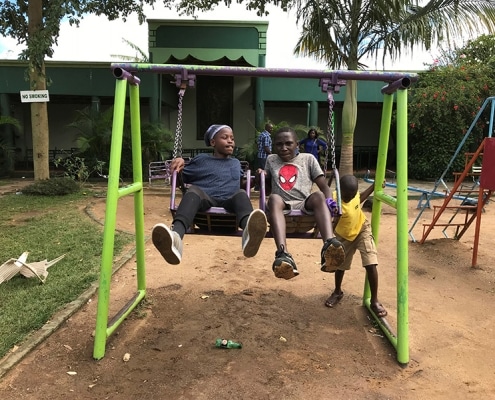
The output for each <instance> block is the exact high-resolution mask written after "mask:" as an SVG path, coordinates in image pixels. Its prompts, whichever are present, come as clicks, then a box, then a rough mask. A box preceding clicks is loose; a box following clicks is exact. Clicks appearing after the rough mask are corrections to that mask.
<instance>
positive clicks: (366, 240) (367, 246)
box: [325, 175, 387, 318]
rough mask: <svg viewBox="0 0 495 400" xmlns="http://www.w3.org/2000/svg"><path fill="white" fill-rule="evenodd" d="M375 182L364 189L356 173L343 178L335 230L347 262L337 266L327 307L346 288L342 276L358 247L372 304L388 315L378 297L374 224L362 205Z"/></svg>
mask: <svg viewBox="0 0 495 400" xmlns="http://www.w3.org/2000/svg"><path fill="white" fill-rule="evenodd" d="M373 189H374V185H371V186H370V187H368V188H367V189H365V190H364V191H363V192H361V193H359V191H358V180H357V179H356V177H355V176H353V175H344V176H342V177H341V178H340V190H341V198H342V216H340V218H339V217H337V218H336V219H335V220H334V226H335V228H334V232H335V235H336V237H337V240H339V241H340V242H341V243H342V245H343V246H344V249H345V260H344V263H343V264H342V265H341V266H340V267H338V268H336V269H335V271H330V272H335V290H334V291H333V293H332V294H331V295H330V297H329V298H328V299H327V300H326V302H325V305H326V306H327V307H334V306H336V305H337V304H338V303H339V302H340V300H341V299H342V297H344V292H343V291H342V287H341V286H342V280H343V279H344V274H345V271H347V270H349V269H351V263H352V258H353V256H354V253H355V252H356V250H358V251H359V252H360V253H361V260H362V262H363V266H364V268H365V269H366V272H367V274H368V282H369V284H370V292H371V299H370V308H371V310H372V311H373V312H374V313H375V315H376V316H377V317H378V318H383V317H385V316H386V315H387V310H386V309H385V308H384V307H383V306H382V304H381V303H380V302H379V300H378V271H377V268H376V266H377V265H378V256H377V250H376V246H375V240H374V238H373V234H372V232H371V225H370V223H369V222H368V220H367V219H366V215H365V214H364V213H363V210H362V209H361V203H363V202H364V201H365V200H366V199H367V198H368V197H369V195H370V194H371V193H373Z"/></svg>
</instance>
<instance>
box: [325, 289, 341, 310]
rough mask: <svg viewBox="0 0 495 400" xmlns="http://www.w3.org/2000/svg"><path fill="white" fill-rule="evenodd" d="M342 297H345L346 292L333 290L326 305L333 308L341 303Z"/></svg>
mask: <svg viewBox="0 0 495 400" xmlns="http://www.w3.org/2000/svg"><path fill="white" fill-rule="evenodd" d="M342 297H344V292H341V293H335V292H333V293H332V294H331V295H330V297H329V298H328V299H327V300H326V301H325V305H326V306H327V307H330V308H333V307H335V306H336V305H337V304H339V302H340V300H342Z"/></svg>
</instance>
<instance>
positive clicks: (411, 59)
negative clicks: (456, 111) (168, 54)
mask: <svg viewBox="0 0 495 400" xmlns="http://www.w3.org/2000/svg"><path fill="white" fill-rule="evenodd" d="M145 10H146V12H145V14H146V16H147V17H148V18H150V19H178V18H188V19H189V18H190V17H179V15H178V14H177V13H176V12H175V11H172V10H167V9H165V8H164V7H163V6H161V5H160V6H155V8H154V9H151V8H150V7H146V8H145ZM269 10H270V14H269V16H267V17H258V16H257V15H256V13H255V12H254V11H247V10H246V9H245V8H244V6H242V5H239V4H233V5H232V6H231V7H230V8H227V7H225V6H219V7H217V8H215V10H213V11H209V12H205V13H201V14H200V17H199V18H200V19H205V20H245V21H268V22H269V25H268V33H267V35H268V37H267V55H266V66H267V67H268V68H286V67H290V68H294V69H297V68H304V69H326V67H325V64H323V63H319V62H317V61H315V60H313V59H311V58H308V57H298V56H295V55H294V54H293V51H294V47H295V45H296V43H297V40H298V38H299V34H300V29H299V27H298V26H297V24H296V18H295V13H294V12H289V13H288V14H287V13H284V12H283V11H281V10H280V9H278V8H276V7H273V6H271V7H269ZM122 39H126V40H128V41H130V42H132V43H134V44H135V45H137V46H138V47H139V48H141V49H143V50H144V51H145V52H146V51H147V49H148V24H147V23H144V24H142V25H139V23H138V20H137V17H135V16H132V17H130V18H128V20H127V22H125V23H124V22H123V21H120V20H119V21H112V22H110V21H108V20H107V19H106V18H105V17H97V16H94V15H89V16H87V17H85V18H84V19H83V20H82V21H81V24H80V25H79V27H75V26H72V27H71V26H70V25H69V23H68V22H64V23H63V24H62V26H61V31H60V37H59V39H58V45H57V46H56V47H55V48H54V55H53V57H52V58H47V60H56V61H101V62H107V61H108V62H119V61H121V59H120V58H118V57H114V56H115V55H127V56H134V55H135V51H134V50H132V49H131V48H130V47H129V46H128V45H127V44H126V43H124V42H123V40H122ZM21 50H22V48H21V47H19V46H18V45H17V43H16V41H15V40H13V39H10V38H4V37H2V36H0V60H1V59H16V58H17V56H18V54H19V52H20V51H21ZM434 58H435V55H434V54H431V53H427V52H424V51H421V50H418V51H415V52H414V54H413V55H411V54H407V55H404V56H403V57H402V58H401V59H400V60H396V61H395V62H392V61H391V60H387V61H386V62H385V65H382V63H381V59H380V60H379V62H376V60H365V61H364V62H365V63H366V64H367V65H368V69H370V70H381V69H386V70H388V71H417V70H422V69H425V68H426V67H425V63H426V64H431V63H432V62H433V60H434Z"/></svg>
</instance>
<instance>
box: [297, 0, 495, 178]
mask: <svg viewBox="0 0 495 400" xmlns="http://www.w3.org/2000/svg"><path fill="white" fill-rule="evenodd" d="M293 7H295V8H296V12H297V20H298V22H302V33H301V36H300V38H299V40H298V42H297V45H296V48H295V49H294V53H295V54H301V55H309V56H311V57H314V58H315V59H318V60H320V61H323V62H325V63H327V65H328V67H329V68H332V69H344V68H347V69H348V70H359V69H364V68H365V67H366V65H364V64H363V63H362V60H363V59H365V58H366V57H381V58H382V61H383V60H384V59H385V58H386V57H390V58H391V59H392V60H395V59H398V58H400V56H401V54H402V52H404V51H407V50H409V51H410V52H412V51H413V49H414V48H415V47H417V46H419V47H420V48H421V47H422V48H423V49H425V50H430V49H431V48H432V47H433V46H435V45H442V46H446V47H451V46H454V45H455V42H456V41H459V40H462V39H464V38H467V37H473V36H474V35H476V34H480V33H482V32H490V33H492V32H494V30H495V2H493V1H491V0H430V1H427V2H425V1H408V0H376V1H363V0H339V1H334V0H309V1H305V0H296V2H295V4H294V5H293ZM356 120H357V82H356V81H348V82H347V85H346V95H345V99H344V106H343V111H342V147H341V158H340V160H341V161H340V166H339V168H340V170H341V174H352V173H353V165H352V160H353V157H352V155H353V143H354V129H355V126H356Z"/></svg>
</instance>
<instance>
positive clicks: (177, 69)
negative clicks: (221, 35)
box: [93, 63, 418, 366]
mask: <svg viewBox="0 0 495 400" xmlns="http://www.w3.org/2000/svg"><path fill="white" fill-rule="evenodd" d="M111 68H112V71H113V75H114V77H115V78H117V80H116V86H115V99H114V115H113V127H112V142H111V150H110V163H109V175H108V190H107V199H106V205H107V208H106V213H105V226H104V230H103V249H102V257H101V268H100V279H99V283H100V284H99V289H98V306H97V315H96V327H95V339H94V349H93V358H94V359H97V360H98V359H101V358H103V357H104V355H105V350H106V343H107V339H108V337H109V336H110V335H112V334H113V333H114V332H115V330H116V329H117V328H118V327H119V326H120V324H121V323H122V322H123V321H124V320H125V318H126V317H127V316H128V315H129V314H130V313H131V312H132V310H133V309H134V308H136V307H137V306H138V304H139V303H140V302H141V301H142V300H143V299H144V298H145V296H146V269H145V257H144V254H145V246H144V244H145V235H144V196H143V174H142V158H141V130H140V126H141V121H140V97H139V83H140V80H139V78H138V77H137V76H136V75H135V74H136V73H141V72H142V73H147V72H153V73H162V74H167V73H169V74H176V81H177V82H178V83H179V85H178V86H179V87H180V85H181V84H184V83H185V84H187V82H188V80H189V75H188V73H189V72H191V73H194V74H204V75H209V74H214V75H239V76H241V75H242V76H255V77H256V76H260V77H263V76H265V77H268V76H270V77H298V78H319V79H320V85H321V86H322V87H324V86H325V85H327V84H328V83H329V82H330V83H334V84H336V83H338V80H339V79H344V80H346V79H347V80H374V81H382V82H385V83H386V86H384V87H383V88H382V93H383V95H384V99H383V108H382V119H381V126H380V138H379V146H378V161H377V166H376V175H375V191H374V196H373V211H372V222H371V225H372V230H373V235H374V237H375V238H376V240H377V243H378V240H379V227H380V215H381V206H382V203H385V204H387V205H389V206H391V207H394V208H396V210H397V333H394V331H393V330H392V328H391V326H390V325H389V324H388V322H387V321H386V319H385V318H378V317H376V315H375V314H374V313H373V312H372V310H371V308H370V290H369V284H368V280H367V279H366V280H365V287H364V293H363V305H364V306H365V307H366V308H367V309H368V310H369V312H370V313H371V314H372V315H373V316H374V318H375V321H376V322H377V324H378V325H379V326H380V328H381V330H382V332H383V333H384V335H385V336H386V337H387V338H388V340H389V341H390V343H391V344H392V345H393V347H394V348H395V349H396V352H397V361H398V363H399V364H400V365H402V366H405V365H407V364H408V362H409V330H408V324H409V322H408V196H407V92H408V90H407V89H408V87H409V86H410V85H411V83H412V82H414V81H416V80H417V79H418V76H417V74H413V73H397V72H375V71H332V70H325V71H318V70H288V69H269V68H254V67H253V68H247V67H219V66H198V65H163V64H137V63H135V64H112V65H111ZM127 87H129V108H130V116H131V139H132V161H133V183H131V184H130V185H127V186H125V187H119V183H120V182H119V175H120V164H121V153H122V141H123V130H124V113H125V108H126V98H127ZM395 94H397V99H396V113H397V119H396V127H397V141H396V152H397V196H396V197H392V196H390V195H387V194H385V193H384V191H383V188H382V185H381V182H383V181H384V179H385V172H386V161H387V153H388V143H389V137H390V126H391V120H392V109H393V103H394V95H395ZM127 195H133V196H134V214H135V238H136V240H135V244H136V265H137V274H136V275H137V291H136V293H135V294H134V296H133V297H132V298H131V299H130V300H129V301H128V302H127V304H126V305H125V306H124V307H123V308H122V309H121V310H120V311H118V312H117V314H116V315H115V316H114V317H113V318H111V319H110V320H109V318H108V317H109V304H110V283H111V277H112V267H113V256H114V235H115V228H116V218H117V205H118V200H119V199H120V198H121V197H123V196H127Z"/></svg>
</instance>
